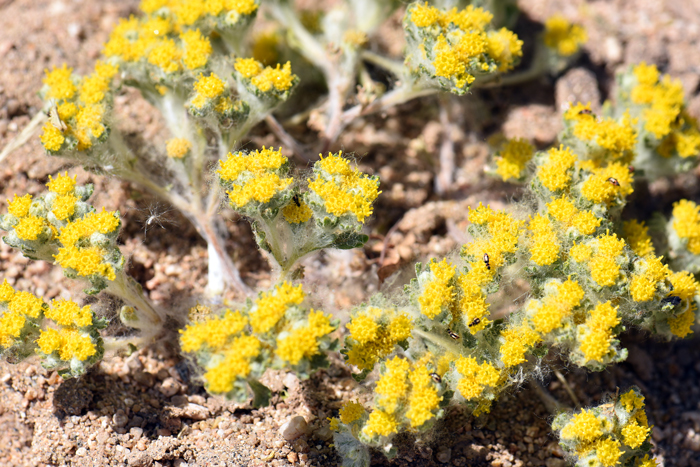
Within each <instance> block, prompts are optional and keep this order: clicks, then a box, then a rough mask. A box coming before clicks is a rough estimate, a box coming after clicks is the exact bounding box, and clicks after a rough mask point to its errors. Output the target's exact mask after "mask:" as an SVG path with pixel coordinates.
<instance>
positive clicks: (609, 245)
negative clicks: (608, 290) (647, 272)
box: [589, 233, 625, 287]
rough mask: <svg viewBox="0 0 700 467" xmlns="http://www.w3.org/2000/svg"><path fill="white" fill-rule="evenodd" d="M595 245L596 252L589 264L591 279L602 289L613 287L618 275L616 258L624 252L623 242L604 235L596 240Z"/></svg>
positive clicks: (618, 266) (613, 235)
mask: <svg viewBox="0 0 700 467" xmlns="http://www.w3.org/2000/svg"><path fill="white" fill-rule="evenodd" d="M595 245H596V250H597V251H596V254H595V255H594V256H593V259H591V261H590V263H589V267H590V269H591V278H592V279H593V280H594V281H595V282H596V283H597V284H598V285H600V286H602V287H607V286H612V285H615V283H616V281H617V278H618V277H619V275H620V265H619V264H618V262H617V258H618V257H619V256H620V254H621V253H622V252H623V250H624V247H625V241H624V240H623V239H618V238H617V235H615V234H612V235H610V234H608V233H606V234H605V235H601V236H600V237H597V238H596V240H595Z"/></svg>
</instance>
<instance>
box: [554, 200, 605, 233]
mask: <svg viewBox="0 0 700 467" xmlns="http://www.w3.org/2000/svg"><path fill="white" fill-rule="evenodd" d="M547 213H548V214H549V215H550V216H552V217H553V218H554V219H556V220H557V221H559V222H561V223H562V224H563V225H564V226H565V227H566V228H569V227H573V228H575V229H576V230H578V231H579V233H581V234H582V235H592V234H594V233H595V231H596V229H597V228H598V227H599V226H600V223H601V221H602V219H600V218H598V217H596V215H595V214H594V213H593V212H592V211H588V210H579V209H578V208H577V207H576V205H575V204H574V202H573V201H572V200H571V199H570V198H568V197H566V196H562V197H560V198H555V199H553V200H552V201H551V202H549V203H547Z"/></svg>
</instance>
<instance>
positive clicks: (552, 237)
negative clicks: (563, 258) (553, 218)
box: [528, 214, 561, 266]
mask: <svg viewBox="0 0 700 467" xmlns="http://www.w3.org/2000/svg"><path fill="white" fill-rule="evenodd" d="M528 230H530V232H531V236H530V242H531V243H530V255H531V257H530V259H531V260H532V261H533V262H534V263H535V264H536V265H538V266H548V265H550V264H552V263H554V262H555V261H556V260H557V259H558V258H559V250H560V249H561V246H560V244H559V239H558V238H557V234H556V232H555V231H554V229H553V228H552V223H551V222H550V220H549V219H548V218H547V217H545V216H543V215H541V214H537V215H536V216H535V217H534V218H532V220H531V221H530V225H529V226H528Z"/></svg>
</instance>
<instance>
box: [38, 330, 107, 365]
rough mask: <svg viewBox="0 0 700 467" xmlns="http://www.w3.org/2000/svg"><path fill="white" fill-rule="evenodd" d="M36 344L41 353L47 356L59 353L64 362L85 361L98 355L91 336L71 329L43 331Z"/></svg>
mask: <svg viewBox="0 0 700 467" xmlns="http://www.w3.org/2000/svg"><path fill="white" fill-rule="evenodd" d="M36 343H37V345H38V346H39V349H40V350H41V352H43V353H45V354H47V355H50V354H51V353H53V352H58V356H59V358H60V359H61V360H64V361H69V360H71V359H73V358H75V359H77V360H80V361H85V360H87V359H88V358H90V357H91V356H93V355H95V353H97V349H96V348H95V344H94V343H93V342H92V339H90V336H87V335H84V334H81V333H80V332H79V331H77V330H75V329H70V328H66V329H61V330H58V331H57V330H55V329H47V330H42V331H41V335H40V336H39V339H38V340H37V341H36Z"/></svg>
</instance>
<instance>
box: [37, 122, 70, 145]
mask: <svg viewBox="0 0 700 467" xmlns="http://www.w3.org/2000/svg"><path fill="white" fill-rule="evenodd" d="M42 130H44V132H43V133H42V134H41V144H43V145H44V148H46V150H47V151H51V152H57V151H58V150H59V149H61V146H63V142H64V141H65V140H66V138H65V136H63V133H62V132H61V130H59V129H58V128H56V127H55V126H53V125H52V124H51V122H46V123H44V126H43V127H42Z"/></svg>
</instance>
